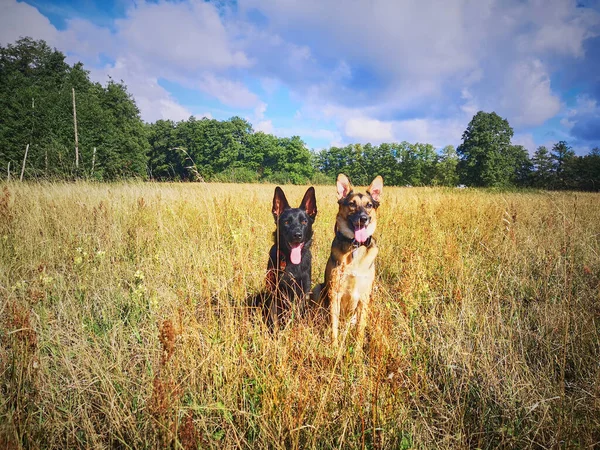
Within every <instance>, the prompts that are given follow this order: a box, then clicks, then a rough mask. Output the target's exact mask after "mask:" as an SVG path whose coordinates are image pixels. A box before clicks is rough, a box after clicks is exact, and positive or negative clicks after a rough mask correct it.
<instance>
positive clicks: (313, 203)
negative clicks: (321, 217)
mask: <svg viewBox="0 0 600 450" xmlns="http://www.w3.org/2000/svg"><path fill="white" fill-rule="evenodd" d="M300 209H303V210H305V211H306V214H308V215H309V216H310V217H312V218H313V219H314V218H315V216H316V215H317V198H316V197H315V188H314V187H312V186H311V187H309V188H308V189H307V190H306V193H305V194H304V198H303V199H302V201H301V202H300Z"/></svg>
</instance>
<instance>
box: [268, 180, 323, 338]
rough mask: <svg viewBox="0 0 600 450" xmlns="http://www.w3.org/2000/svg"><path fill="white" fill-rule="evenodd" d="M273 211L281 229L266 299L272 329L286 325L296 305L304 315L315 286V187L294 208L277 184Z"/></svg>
mask: <svg viewBox="0 0 600 450" xmlns="http://www.w3.org/2000/svg"><path fill="white" fill-rule="evenodd" d="M272 212H273V217H274V218H275V225H276V227H277V228H276V230H275V232H274V233H273V240H274V243H273V247H271V250H270V252H269V261H268V264H267V280H266V284H267V286H266V287H267V289H266V292H265V295H263V302H262V304H263V312H264V313H265V318H266V320H267V324H268V325H269V328H274V327H277V326H284V325H285V323H286V322H287V320H288V318H289V317H288V316H289V314H290V312H291V311H292V310H293V309H294V308H297V309H298V312H299V313H300V314H302V313H303V312H304V310H305V308H306V302H307V299H308V296H309V293H310V288H311V268H312V255H311V252H310V246H311V244H312V236H313V229H312V225H313V223H314V221H315V217H316V215H317V201H316V198H315V189H314V188H313V187H310V188H308V190H307V191H306V193H305V194H304V198H303V199H302V201H301V202H300V206H299V207H298V208H291V207H290V205H289V203H288V201H287V199H286V198H285V194H284V193H283V190H282V189H281V188H280V187H279V186H277V187H276V188H275V194H274V196H273V210H272ZM298 246H301V247H298ZM294 247H296V249H295V250H294V251H292V248H294ZM298 259H300V260H299V261H298Z"/></svg>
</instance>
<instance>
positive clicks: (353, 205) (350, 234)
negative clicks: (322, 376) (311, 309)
mask: <svg viewBox="0 0 600 450" xmlns="http://www.w3.org/2000/svg"><path fill="white" fill-rule="evenodd" d="M382 189H383V178H381V177H380V176H377V177H376V178H375V179H374V180H373V182H372V183H371V186H369V188H368V189H367V191H366V193H361V192H354V190H353V187H352V185H351V184H350V180H349V179H348V177H347V176H346V175H344V174H342V173H341V174H339V175H338V177H337V197H338V204H339V210H338V214H337V217H336V222H335V238H334V239H333V242H332V244H331V255H330V256H329V260H328V261H327V266H326V268H325V283H324V284H321V285H319V286H317V287H315V291H314V293H313V295H314V298H315V299H319V300H320V301H319V302H320V303H321V305H323V306H324V307H326V308H328V309H329V316H330V319H331V331H332V338H333V342H334V344H337V342H338V335H339V327H340V321H341V320H351V321H352V322H354V321H356V322H357V323H358V335H357V339H358V344H359V345H362V340H363V337H364V331H365V326H366V323H367V314H368V311H369V301H370V299H371V290H372V288H373V280H374V279H375V257H376V256H377V252H378V248H377V245H376V244H375V239H374V238H373V233H374V232H375V227H376V226H377V208H378V207H379V202H380V198H381V191H382ZM358 348H360V346H358Z"/></svg>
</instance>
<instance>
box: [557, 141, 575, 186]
mask: <svg viewBox="0 0 600 450" xmlns="http://www.w3.org/2000/svg"><path fill="white" fill-rule="evenodd" d="M574 157H575V152H574V151H573V150H572V149H571V147H569V145H568V144H567V143H566V142H565V141H559V142H557V143H556V144H554V146H553V147H552V161H553V163H554V172H555V174H556V180H557V185H558V187H560V188H566V187H568V186H569V176H570V175H571V173H570V170H566V169H567V168H569V167H572V164H570V163H571V160H572V159H573V158H574Z"/></svg>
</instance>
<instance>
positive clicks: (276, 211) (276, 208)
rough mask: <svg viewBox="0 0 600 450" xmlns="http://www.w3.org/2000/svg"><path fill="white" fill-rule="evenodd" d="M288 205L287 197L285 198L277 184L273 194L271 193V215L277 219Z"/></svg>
mask: <svg viewBox="0 0 600 450" xmlns="http://www.w3.org/2000/svg"><path fill="white" fill-rule="evenodd" d="M289 207H290V204H289V203H288V201H287V198H285V194H284V193H283V190H282V189H281V188H280V187H279V186H277V187H276V188H275V195H273V217H275V220H277V218H278V217H279V216H280V215H281V213H282V212H283V211H284V210H285V209H287V208H289Z"/></svg>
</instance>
